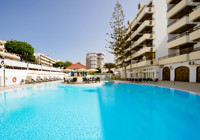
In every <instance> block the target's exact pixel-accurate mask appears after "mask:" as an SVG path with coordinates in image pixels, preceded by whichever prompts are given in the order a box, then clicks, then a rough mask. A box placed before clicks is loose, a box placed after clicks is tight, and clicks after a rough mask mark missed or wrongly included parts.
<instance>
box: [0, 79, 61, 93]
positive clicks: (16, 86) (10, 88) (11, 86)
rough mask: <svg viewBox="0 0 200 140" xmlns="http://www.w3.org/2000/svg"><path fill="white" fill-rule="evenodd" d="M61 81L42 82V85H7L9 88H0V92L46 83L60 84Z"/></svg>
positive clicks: (36, 84)
mask: <svg viewBox="0 0 200 140" xmlns="http://www.w3.org/2000/svg"><path fill="white" fill-rule="evenodd" d="M62 81H63V80H59V81H52V82H44V83H35V84H24V85H9V86H6V87H0V92H1V91H5V90H12V89H18V88H26V87H33V86H38V85H43V84H47V83H54V82H62Z"/></svg>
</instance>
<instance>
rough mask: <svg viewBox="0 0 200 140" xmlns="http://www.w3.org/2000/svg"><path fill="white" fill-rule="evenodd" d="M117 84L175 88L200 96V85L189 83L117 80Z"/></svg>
mask: <svg viewBox="0 0 200 140" xmlns="http://www.w3.org/2000/svg"><path fill="white" fill-rule="evenodd" d="M115 83H133V84H143V85H152V86H159V87H166V88H174V89H177V90H182V91H186V92H190V93H192V94H196V95H199V96H200V83H189V82H172V81H159V82H158V83H153V82H140V83H139V82H137V83H134V82H129V81H119V80H115Z"/></svg>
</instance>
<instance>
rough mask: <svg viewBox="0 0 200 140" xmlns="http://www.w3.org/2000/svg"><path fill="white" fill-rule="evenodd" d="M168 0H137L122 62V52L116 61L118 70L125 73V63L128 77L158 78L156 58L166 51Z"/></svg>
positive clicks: (121, 73)
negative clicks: (125, 54) (144, 0)
mask: <svg viewBox="0 0 200 140" xmlns="http://www.w3.org/2000/svg"><path fill="white" fill-rule="evenodd" d="M166 11H167V4H166V2H165V1H164V0H148V1H146V2H145V3H144V4H141V3H140V4H138V12H137V15H136V17H135V18H134V20H132V21H129V22H128V29H127V32H126V37H125V39H126V41H127V42H128V45H127V46H126V48H127V49H126V52H127V54H128V56H127V58H126V59H125V64H122V61H121V59H120V57H121V56H116V58H115V61H116V64H117V66H118V72H119V74H120V76H121V77H124V68H123V67H124V65H126V69H127V78H159V77H160V73H159V66H158V64H157V60H158V58H159V57H160V56H163V55H167V48H166V45H167V18H166Z"/></svg>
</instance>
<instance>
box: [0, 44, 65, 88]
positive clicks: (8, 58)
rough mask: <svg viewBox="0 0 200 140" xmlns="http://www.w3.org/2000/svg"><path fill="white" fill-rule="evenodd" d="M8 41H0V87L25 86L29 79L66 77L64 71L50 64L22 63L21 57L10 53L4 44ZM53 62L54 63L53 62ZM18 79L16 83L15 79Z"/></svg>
mask: <svg viewBox="0 0 200 140" xmlns="http://www.w3.org/2000/svg"><path fill="white" fill-rule="evenodd" d="M5 43H6V41H1V40H0V57H1V58H0V87H2V86H8V85H19V84H24V81H25V80H26V79H27V77H32V79H34V80H36V79H37V78H38V77H40V78H44V77H49V78H50V77H51V78H54V77H55V78H60V79H62V78H63V77H64V75H65V74H64V73H63V72H62V69H59V68H54V67H52V65H49V63H47V64H46V65H45V64H42V63H41V65H36V64H31V63H25V62H20V57H19V56H17V55H16V54H12V53H8V52H7V51H6V50H5V48H4V44H5ZM52 62H53V61H52ZM14 78H15V79H16V81H14V80H13V79H14Z"/></svg>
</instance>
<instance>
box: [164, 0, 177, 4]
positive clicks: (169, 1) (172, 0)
mask: <svg viewBox="0 0 200 140" xmlns="http://www.w3.org/2000/svg"><path fill="white" fill-rule="evenodd" d="M166 1H167V4H176V3H178V2H180V0H166Z"/></svg>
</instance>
